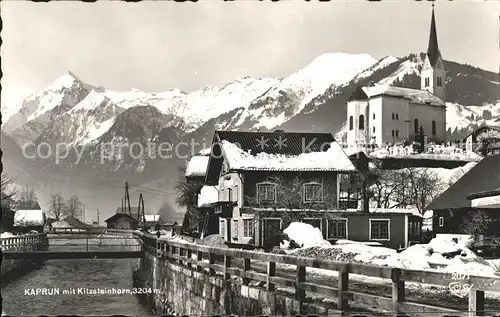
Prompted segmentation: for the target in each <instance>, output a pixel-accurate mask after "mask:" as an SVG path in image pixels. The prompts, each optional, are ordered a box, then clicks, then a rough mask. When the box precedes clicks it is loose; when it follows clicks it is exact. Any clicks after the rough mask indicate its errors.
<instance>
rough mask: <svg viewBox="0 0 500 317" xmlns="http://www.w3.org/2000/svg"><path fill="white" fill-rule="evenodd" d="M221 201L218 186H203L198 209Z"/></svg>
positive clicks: (199, 195)
mask: <svg viewBox="0 0 500 317" xmlns="http://www.w3.org/2000/svg"><path fill="white" fill-rule="evenodd" d="M218 200H219V190H218V187H217V186H203V187H202V188H201V190H200V193H199V194H198V207H201V206H203V205H208V204H211V203H215V202H217V201H218Z"/></svg>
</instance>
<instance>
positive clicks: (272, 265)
mask: <svg viewBox="0 0 500 317" xmlns="http://www.w3.org/2000/svg"><path fill="white" fill-rule="evenodd" d="M275 275H276V262H267V281H266V290H268V291H274V290H275V286H274V284H273V283H271V277H273V276H275Z"/></svg>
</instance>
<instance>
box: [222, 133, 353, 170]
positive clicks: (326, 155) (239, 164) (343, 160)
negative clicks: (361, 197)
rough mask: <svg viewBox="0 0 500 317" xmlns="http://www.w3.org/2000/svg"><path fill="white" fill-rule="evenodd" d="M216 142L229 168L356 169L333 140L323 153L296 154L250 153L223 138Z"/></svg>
mask: <svg viewBox="0 0 500 317" xmlns="http://www.w3.org/2000/svg"><path fill="white" fill-rule="evenodd" d="M220 145H221V148H222V151H223V153H224V156H225V158H226V160H227V162H228V164H229V169H231V170H254V171H338V172H354V171H356V168H355V167H354V165H353V164H352V162H351V160H349V157H348V156H347V155H346V154H345V152H344V151H343V149H342V147H341V146H340V145H339V144H338V143H337V142H335V141H334V142H331V143H330V147H329V148H328V150H326V151H324V152H310V153H300V154H297V155H284V154H269V153H265V152H261V153H257V154H256V155H252V154H250V153H248V152H245V151H243V150H242V149H240V148H239V147H238V146H237V145H235V144H232V143H230V142H228V141H226V140H222V141H221V143H220Z"/></svg>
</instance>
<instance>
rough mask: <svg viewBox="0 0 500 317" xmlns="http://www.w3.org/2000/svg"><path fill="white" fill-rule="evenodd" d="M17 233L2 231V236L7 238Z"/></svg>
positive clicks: (0, 236)
mask: <svg viewBox="0 0 500 317" xmlns="http://www.w3.org/2000/svg"><path fill="white" fill-rule="evenodd" d="M15 236H16V235H15V234H13V233H12V232H2V233H1V234H0V238H2V239H5V238H12V237H15Z"/></svg>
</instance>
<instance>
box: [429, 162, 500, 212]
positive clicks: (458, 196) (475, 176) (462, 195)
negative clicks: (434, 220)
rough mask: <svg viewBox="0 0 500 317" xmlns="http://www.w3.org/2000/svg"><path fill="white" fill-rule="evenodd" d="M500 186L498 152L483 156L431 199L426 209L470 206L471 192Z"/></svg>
mask: <svg viewBox="0 0 500 317" xmlns="http://www.w3.org/2000/svg"><path fill="white" fill-rule="evenodd" d="M498 188H500V154H495V155H490V156H486V157H485V158H483V159H482V160H481V161H479V163H477V165H476V166H474V167H473V168H472V169H471V170H470V171H469V172H468V173H467V174H465V175H464V176H462V177H461V178H460V179H459V180H458V181H457V182H456V183H454V184H453V185H451V186H450V187H449V188H448V189H447V190H446V191H445V192H444V193H442V194H441V195H440V196H438V197H437V198H436V199H434V201H432V202H431V203H430V204H429V205H428V206H427V208H426V210H431V209H432V210H439V209H457V208H466V207H470V206H471V202H470V200H468V199H467V197H469V196H470V195H471V194H474V193H482V192H490V191H493V190H496V189H498Z"/></svg>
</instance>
